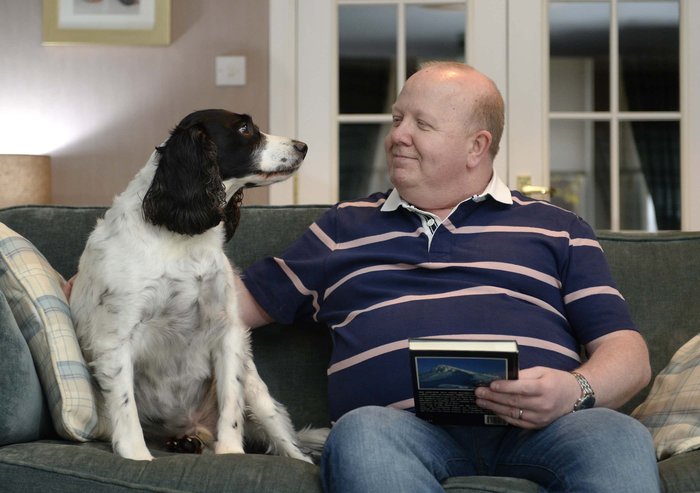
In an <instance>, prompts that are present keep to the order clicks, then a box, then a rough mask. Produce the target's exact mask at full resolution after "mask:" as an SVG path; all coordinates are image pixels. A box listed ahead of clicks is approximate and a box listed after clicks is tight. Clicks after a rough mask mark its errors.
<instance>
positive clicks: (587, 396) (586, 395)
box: [571, 371, 595, 412]
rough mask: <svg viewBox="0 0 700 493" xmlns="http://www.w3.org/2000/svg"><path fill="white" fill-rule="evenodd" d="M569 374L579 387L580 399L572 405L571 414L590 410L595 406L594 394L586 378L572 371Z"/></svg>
mask: <svg viewBox="0 0 700 493" xmlns="http://www.w3.org/2000/svg"><path fill="white" fill-rule="evenodd" d="M571 374H572V375H573V376H574V378H576V381H577V382H578V384H579V385H580V386H581V397H579V398H578V400H577V401H576V402H575V403H574V410H573V411H572V412H576V411H580V410H581V409H590V408H592V407H593V406H594V405H595V392H593V389H592V388H591V384H590V383H588V380H586V377H584V376H583V375H581V374H580V373H576V372H575V371H572V372H571Z"/></svg>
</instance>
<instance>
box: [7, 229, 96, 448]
mask: <svg viewBox="0 0 700 493" xmlns="http://www.w3.org/2000/svg"><path fill="white" fill-rule="evenodd" d="M64 282H65V281H64V280H63V278H62V277H61V276H60V275H59V274H58V273H57V272H56V271H55V270H54V269H53V268H52V267H51V265H49V263H48V261H47V260H46V259H45V258H44V256H43V255H42V254H41V253H39V252H38V251H37V250H36V248H35V247H34V245H32V244H31V243H30V242H29V241H27V240H26V239H25V238H23V237H22V236H20V235H19V234H17V233H16V232H15V231H13V230H11V229H10V228H8V227H7V226H5V225H4V224H2V223H0V290H1V291H2V292H3V293H4V295H5V298H6V299H7V304H8V305H9V306H10V309H11V310H12V314H13V316H14V317H15V320H16V321H17V325H18V327H19V329H20V331H21V332H22V335H23V336H24V338H25V340H26V341H27V344H28V345H29V350H30V352H31V354H32V358H33V359H34V365H35V366H36V368H37V373H38V374H39V379H40V380H41V385H42V388H43V391H44V394H45V395H46V398H47V402H48V405H49V411H50V413H51V418H52V420H53V424H54V427H55V428H56V431H57V432H58V434H59V435H61V436H62V437H64V438H66V439H69V440H78V441H86V440H92V439H100V438H107V436H108V435H107V433H106V426H105V423H104V420H103V419H99V418H98V413H97V404H96V402H97V401H96V398H95V397H96V395H97V391H96V390H95V388H94V387H93V382H92V378H91V376H90V373H89V371H88V368H87V366H86V364H85V360H84V359H83V355H82V353H81V351H80V347H79V346H78V340H77V337H76V335H75V331H74V330H73V322H72V319H71V314H70V308H69V306H68V302H67V300H66V298H65V296H64V294H63V290H62V285H63V283H64Z"/></svg>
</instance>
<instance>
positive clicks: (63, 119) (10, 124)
mask: <svg viewBox="0 0 700 493" xmlns="http://www.w3.org/2000/svg"><path fill="white" fill-rule="evenodd" d="M41 19H42V1H41V0H0V154H36V153H41V154H49V155H50V156H51V160H52V185H53V202H54V203H57V204H69V205H85V204H99V205H108V204H110V203H111V201H112V198H113V197H114V195H115V194H117V193H119V192H120V191H122V190H123V189H124V187H125V186H126V184H127V183H128V182H129V180H130V179H131V178H132V177H133V175H134V174H135V173H136V172H137V171H138V170H139V169H140V168H141V167H142V166H143V165H144V163H145V162H146V160H147V158H148V157H149V155H150V154H151V152H152V150H153V148H154V146H156V145H158V144H159V143H161V142H162V141H163V140H165V138H166V137H167V135H168V131H169V130H170V129H171V128H172V127H173V126H174V125H175V124H176V123H177V122H178V121H179V120H180V119H181V118H182V117H184V116H185V115H186V114H187V113H189V112H191V111H194V110H197V109H203V108H226V109H230V110H232V111H236V112H245V113H249V114H251V115H253V117H254V119H255V121H256V122H257V123H258V124H259V126H260V127H261V129H263V130H265V129H266V128H267V125H268V69H267V65H268V3H267V2H266V1H261V0H172V43H171V44H170V46H164V47H146V46H106V45H105V46H98V45H94V46H42V43H41V22H42V21H41ZM218 55H243V56H245V57H246V58H247V67H246V68H247V84H246V85H245V86H242V87H217V86H216V85H215V81H214V75H215V74H214V63H215V57H216V56H218ZM0 193H2V191H1V190H0ZM266 201H267V192H266V190H265V189H256V190H250V191H248V192H247V193H246V202H247V203H264V202H266Z"/></svg>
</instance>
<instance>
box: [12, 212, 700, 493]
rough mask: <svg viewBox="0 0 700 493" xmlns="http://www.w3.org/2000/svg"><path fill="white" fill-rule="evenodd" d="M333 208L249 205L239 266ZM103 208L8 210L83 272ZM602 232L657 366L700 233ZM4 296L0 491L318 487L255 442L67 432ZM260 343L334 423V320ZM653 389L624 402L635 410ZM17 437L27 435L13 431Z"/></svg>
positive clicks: (686, 327)
mask: <svg viewBox="0 0 700 493" xmlns="http://www.w3.org/2000/svg"><path fill="white" fill-rule="evenodd" d="M324 210H325V207H324V206H317V207H316V206H295V207H273V206H270V207H265V206H249V207H244V208H243V210H242V215H241V224H240V227H239V229H238V231H237V233H236V235H235V237H234V239H233V240H232V241H231V242H230V243H229V244H228V245H227V246H226V248H227V253H228V254H229V255H230V257H231V258H232V259H233V260H234V262H235V263H236V264H237V265H238V266H239V267H241V268H245V267H246V266H248V265H249V264H250V263H251V262H253V261H255V260H256V259H258V258H261V257H263V256H265V255H270V254H276V253H279V252H281V251H282V250H283V249H284V247H285V246H286V245H287V244H289V243H290V242H291V241H292V240H293V239H295V238H296V237H298V236H299V235H300V234H301V232H302V231H303V230H304V229H305V228H306V227H307V226H308V225H309V224H310V223H311V222H312V221H313V220H314V219H315V218H316V217H318V216H319V215H320V214H321V213H322V212H323V211H324ZM104 211H105V209H104V208H100V207H60V206H23V207H11V208H6V209H2V210H0V222H2V223H4V224H6V225H7V226H8V227H10V228H12V229H13V230H15V231H16V232H18V233H20V234H21V235H23V236H24V237H25V238H27V239H28V240H30V241H31V242H32V243H33V244H34V245H35V246H36V247H37V248H38V250H39V251H40V252H42V253H43V254H44V255H45V256H46V258H47V259H48V261H49V262H50V263H51V265H52V266H53V267H54V268H55V269H56V270H57V271H58V272H60V273H61V274H62V275H63V276H64V277H68V276H71V275H72V274H73V273H75V271H76V269H77V263H78V258H79V256H80V253H81V252H82V249H83V245H84V244H85V241H86V239H87V236H88V234H89V233H90V231H91V230H92V228H93V227H94V224H95V221H96V219H97V218H98V217H99V216H101V215H102V214H103V213H104ZM599 238H600V240H601V243H602V245H603V247H604V249H605V250H606V252H607V255H608V259H609V261H610V265H611V268H612V270H613V273H614V275H615V277H616V279H617V281H618V284H619V287H620V289H621V291H622V292H623V294H624V295H625V297H626V298H627V299H628V301H629V303H630V305H631V308H632V311H633V314H634V316H635V319H636V321H637V323H638V325H639V327H640V329H641V330H642V332H643V334H644V336H645V337H646V339H647V341H648V343H649V346H650V349H651V356H652V366H653V370H654V373H655V374H656V373H658V372H659V371H660V370H661V369H662V368H663V367H664V366H665V365H666V364H667V362H668V361H669V359H670V357H671V356H672V355H673V353H674V352H675V351H676V350H677V349H678V348H679V347H680V346H681V345H682V344H683V343H684V342H686V341H687V340H689V339H690V338H691V337H692V336H694V335H695V334H696V333H697V331H698V326H699V325H700V283H698V279H700V261H699V260H700V233H666V234H636V235H629V234H620V233H606V232H601V233H600V234H599ZM1 294H2V293H0V295H1ZM3 303H4V296H0V351H1V356H0V396H1V398H0V491H12V492H14V491H18V492H31V491H40V492H43V493H49V492H73V491H91V492H102V491H105V492H107V491H109V492H112V491H159V492H175V491H201V492H204V491H211V492H222V491H235V492H249V491H250V492H252V491H255V492H258V491H260V492H302V491H303V492H306V491H320V486H319V473H318V467H316V466H314V465H311V464H307V463H304V462H301V461H297V460H293V459H288V458H282V457H272V456H267V455H263V454H256V453H251V454H246V455H244V456H214V455H203V456H196V455H172V454H167V453H164V452H156V455H157V457H158V458H157V460H155V461H153V462H150V463H144V462H134V461H129V460H125V459H121V458H119V457H117V456H115V455H113V454H112V453H111V451H110V447H109V445H108V444H106V443H101V442H87V443H79V442H69V441H65V440H63V439H60V438H59V437H58V436H57V435H56V432H55V431H54V428H53V426H52V423H51V418H50V416H49V413H48V411H47V409H46V398H45V397H44V396H43V394H42V391H41V387H40V385H39V380H38V378H37V375H36V371H35V369H34V365H33V363H32V358H31V355H30V354H29V349H28V348H27V346H26V344H23V342H24V341H23V339H22V338H21V336H19V337H18V335H17V333H16V332H17V324H16V323H14V320H13V319H12V313H11V312H10V310H9V308H8V307H7V303H4V305H3ZM253 350H254V355H255V361H256V363H257V365H258V369H259V372H260V374H261V376H262V377H263V379H264V380H265V381H266V382H267V384H268V386H269V387H270V391H271V393H272V394H273V395H274V396H275V397H276V398H277V399H278V400H280V401H281V402H283V403H284V404H285V405H286V406H287V407H288V409H289V411H290V413H291V415H292V419H293V421H294V423H295V424H296V426H297V427H300V426H304V425H307V424H310V425H315V426H327V425H328V415H327V408H326V401H325V394H326V380H325V370H326V364H327V362H328V358H329V351H330V340H329V336H328V334H327V332H326V330H324V328H323V327H321V326H317V325H310V326H294V327H289V326H281V325H277V324H272V325H269V326H267V327H263V328H260V329H256V330H255V331H253ZM18 382H21V384H19V383H18ZM647 392H648V389H646V390H645V391H644V392H642V393H641V394H640V395H638V396H637V397H636V398H635V399H634V400H633V401H632V402H630V403H629V404H628V405H627V406H626V407H625V409H624V410H625V411H630V410H631V409H633V408H634V407H635V406H636V405H637V404H638V403H640V402H641V401H642V400H643V398H644V396H645V395H646V393H647ZM23 410H27V411H23ZM29 410H32V411H29ZM3 434H4V435H5V436H2V435H3ZM8 436H12V437H17V438H14V439H13V440H8V439H7V437H8ZM659 470H660V473H661V477H662V481H663V485H664V489H665V491H666V492H669V493H670V492H690V491H700V450H696V451H693V452H688V453H685V454H681V455H676V456H674V457H672V458H670V459H666V460H664V461H662V462H660V463H659ZM444 486H445V489H446V490H447V491H456V492H475V491H486V492H506V491H512V492H535V491H537V487H536V485H534V484H533V483H530V482H528V481H523V480H516V479H512V478H483V477H472V478H451V479H449V480H448V481H447V482H446V483H445V485H444ZM387 493H389V492H387Z"/></svg>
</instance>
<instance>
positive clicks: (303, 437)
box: [296, 426, 331, 456]
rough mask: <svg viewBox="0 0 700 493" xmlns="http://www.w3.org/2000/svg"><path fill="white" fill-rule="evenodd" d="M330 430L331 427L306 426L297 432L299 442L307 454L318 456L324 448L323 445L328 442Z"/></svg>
mask: <svg viewBox="0 0 700 493" xmlns="http://www.w3.org/2000/svg"><path fill="white" fill-rule="evenodd" d="M330 431H331V430H330V428H312V427H311V426H305V427H304V428H302V429H301V430H299V431H297V432H296V439H297V444H298V445H299V448H300V449H301V450H302V452H304V453H305V454H311V455H313V456H318V455H320V454H321V451H322V450H323V446H324V445H325V443H326V438H328V433H330Z"/></svg>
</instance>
